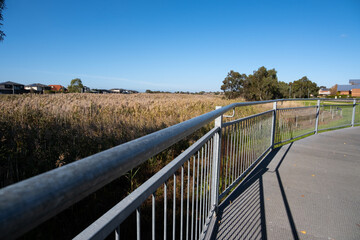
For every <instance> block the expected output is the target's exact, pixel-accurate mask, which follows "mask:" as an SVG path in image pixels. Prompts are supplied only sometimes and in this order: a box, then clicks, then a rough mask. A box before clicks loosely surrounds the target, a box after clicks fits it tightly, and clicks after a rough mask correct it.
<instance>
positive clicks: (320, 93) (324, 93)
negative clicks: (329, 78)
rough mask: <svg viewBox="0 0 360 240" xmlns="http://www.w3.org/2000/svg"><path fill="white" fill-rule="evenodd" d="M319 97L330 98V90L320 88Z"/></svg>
mask: <svg viewBox="0 0 360 240" xmlns="http://www.w3.org/2000/svg"><path fill="white" fill-rule="evenodd" d="M319 96H330V89H329V88H320V90H319Z"/></svg>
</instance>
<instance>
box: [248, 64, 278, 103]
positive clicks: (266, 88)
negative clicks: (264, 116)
mask: <svg viewBox="0 0 360 240" xmlns="http://www.w3.org/2000/svg"><path fill="white" fill-rule="evenodd" d="M279 95H280V92H279V87H278V80H277V75H276V71H275V69H269V70H267V69H266V68H265V67H264V66H262V67H260V68H259V69H258V70H257V71H254V72H253V74H250V75H249V76H248V77H247V79H246V82H245V98H246V100H255V101H258V100H260V101H262V100H268V99H275V98H276V97H278V96H279Z"/></svg>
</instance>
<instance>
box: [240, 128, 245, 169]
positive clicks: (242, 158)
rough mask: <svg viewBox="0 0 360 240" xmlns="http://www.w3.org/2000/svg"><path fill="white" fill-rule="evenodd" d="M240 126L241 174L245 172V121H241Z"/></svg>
mask: <svg viewBox="0 0 360 240" xmlns="http://www.w3.org/2000/svg"><path fill="white" fill-rule="evenodd" d="M240 127H241V154H240V162H241V167H240V175H241V174H242V173H243V169H244V142H245V141H244V122H243V121H241V122H240Z"/></svg>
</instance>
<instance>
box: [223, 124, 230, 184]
mask: <svg viewBox="0 0 360 240" xmlns="http://www.w3.org/2000/svg"><path fill="white" fill-rule="evenodd" d="M229 128H230V127H226V129H227V133H226V137H227V144H226V155H225V158H226V167H225V177H224V181H225V189H226V188H227V186H228V181H227V180H228V178H227V175H228V168H229V142H230V137H229V136H230V135H229ZM225 189H224V190H225Z"/></svg>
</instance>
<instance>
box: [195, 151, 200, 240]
mask: <svg viewBox="0 0 360 240" xmlns="http://www.w3.org/2000/svg"><path fill="white" fill-rule="evenodd" d="M197 165H198V166H197V174H196V175H197V176H196V211H195V240H196V239H197V227H198V209H199V208H198V206H199V168H200V151H198V157H197Z"/></svg>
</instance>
